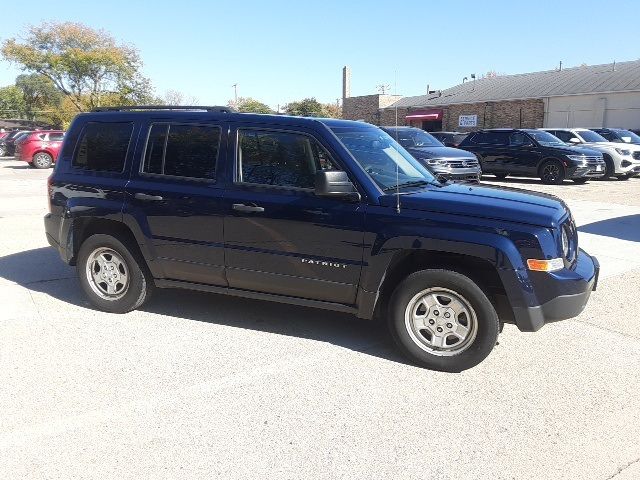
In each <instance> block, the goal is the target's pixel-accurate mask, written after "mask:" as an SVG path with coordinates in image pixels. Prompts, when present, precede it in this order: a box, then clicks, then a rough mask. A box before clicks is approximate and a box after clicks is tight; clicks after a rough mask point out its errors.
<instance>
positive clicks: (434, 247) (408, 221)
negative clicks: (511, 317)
mask: <svg viewBox="0 0 640 480" xmlns="http://www.w3.org/2000/svg"><path fill="white" fill-rule="evenodd" d="M366 231H367V232H369V233H367V235H366V237H365V254H364V260H365V262H364V265H365V267H364V269H363V272H362V277H361V282H360V294H361V295H359V298H360V299H361V300H362V301H361V302H359V313H358V316H361V317H363V318H371V316H372V315H373V310H374V309H375V305H376V303H377V300H378V297H379V295H380V291H381V288H382V285H383V283H384V281H385V278H386V276H387V273H388V272H389V270H390V268H392V267H393V265H394V263H395V261H396V259H397V258H398V257H399V256H402V255H404V254H405V253H406V252H407V251H409V252H410V251H416V250H420V251H424V252H429V254H431V255H433V256H434V263H436V262H437V256H438V254H454V255H461V256H465V257H472V258H476V259H479V260H482V261H485V262H488V263H489V264H491V265H492V266H493V267H494V268H495V270H496V272H497V273H498V276H499V277H500V280H501V281H502V283H503V286H504V289H505V293H506V295H507V298H508V300H509V303H510V304H511V306H512V307H524V306H528V305H532V304H535V303H536V302H537V300H536V298H535V293H534V291H533V286H532V284H531V281H530V279H529V276H528V270H527V269H526V268H525V265H524V260H523V257H522V254H521V252H520V250H519V249H518V246H520V247H521V248H522V247H525V248H527V249H529V250H531V249H534V250H535V249H536V248H537V245H538V244H539V239H538V238H537V237H538V236H541V233H540V232H539V228H537V227H531V226H527V225H519V224H518V225H515V224H513V225H509V224H507V223H506V222H500V223H499V224H498V222H496V221H491V220H485V219H477V218H470V217H462V216H459V215H450V214H443V213H434V212H423V211H410V210H403V211H402V215H398V214H396V213H395V211H394V213H392V214H390V211H389V209H388V208H384V207H373V208H371V209H370V211H368V213H367V228H366Z"/></svg>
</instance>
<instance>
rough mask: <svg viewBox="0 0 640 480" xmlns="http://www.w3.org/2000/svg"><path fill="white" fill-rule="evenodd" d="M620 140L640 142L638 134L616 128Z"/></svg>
mask: <svg viewBox="0 0 640 480" xmlns="http://www.w3.org/2000/svg"><path fill="white" fill-rule="evenodd" d="M615 132H616V133H617V134H618V136H619V137H620V138H621V139H622V141H624V142H626V143H640V136H638V135H636V134H635V133H633V132H632V131H630V130H616V131H615Z"/></svg>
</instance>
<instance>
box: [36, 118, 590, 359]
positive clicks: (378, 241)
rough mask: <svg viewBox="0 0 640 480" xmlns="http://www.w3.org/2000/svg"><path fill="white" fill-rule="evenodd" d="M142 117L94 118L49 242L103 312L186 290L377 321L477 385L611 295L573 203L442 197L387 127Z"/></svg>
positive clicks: (56, 206)
mask: <svg viewBox="0 0 640 480" xmlns="http://www.w3.org/2000/svg"><path fill="white" fill-rule="evenodd" d="M134 108H135V107H134ZM137 110H138V111H132V110H131V107H129V108H122V109H120V110H117V109H108V111H97V112H93V113H84V114H80V115H78V116H77V117H76V118H75V119H74V121H73V122H72V124H71V127H70V128H69V130H68V132H67V134H66V136H65V141H64V143H63V146H62V151H61V153H60V156H59V157H58V162H57V164H56V168H55V169H54V171H53V173H52V174H51V176H50V177H49V180H48V197H49V208H50V213H49V214H47V215H46V217H45V219H44V223H45V230H46V236H47V239H48V241H49V243H50V244H51V245H52V246H53V247H55V248H56V249H57V250H58V251H59V253H60V255H61V257H62V259H63V260H64V261H65V262H67V263H69V264H71V265H76V268H77V272H78V277H79V282H80V285H81V287H82V289H83V290H84V292H85V294H86V295H87V297H88V299H89V300H90V301H91V302H92V303H93V305H95V306H96V307H97V308H100V309H102V310H105V311H108V312H115V313H124V312H128V311H130V310H133V309H136V308H138V307H140V306H141V305H142V304H143V303H144V302H145V301H146V300H147V299H148V298H149V296H150V295H151V294H152V293H153V291H154V289H156V288H169V287H172V288H184V289H194V290H201V291H206V292H217V293H224V294H228V295H234V296H237V297H244V298H253V299H262V300H272V301H276V302H282V303H288V304H295V305H305V306H309V307H317V308H322V309H326V310H333V311H339V312H346V313H351V314H353V315H356V316H358V317H360V318H364V319H371V318H374V317H376V318H380V319H385V320H386V321H387V322H388V326H389V328H390V330H391V334H392V336H393V338H394V340H395V342H396V343H397V345H398V347H399V348H400V350H401V351H402V352H403V353H404V354H405V355H407V357H408V358H409V359H410V360H411V361H413V362H415V363H416V364H419V365H422V366H425V367H428V368H433V369H438V370H444V371H460V370H463V369H466V368H470V367H472V366H474V365H476V364H478V363H479V362H481V361H482V360H483V359H484V358H485V357H486V356H487V355H488V354H489V353H490V352H491V350H492V349H493V347H494V346H495V344H496V340H497V338H498V334H499V332H500V330H501V327H502V324H503V323H515V324H516V325H517V326H518V328H519V329H520V330H522V331H536V330H538V329H540V328H541V327H542V326H543V325H544V324H545V323H546V322H552V321H556V320H562V319H565V318H570V317H573V316H576V315H578V314H579V313H580V312H581V311H582V310H583V308H584V306H585V305H586V303H587V301H588V299H589V296H590V294H591V291H592V290H593V289H595V287H596V283H597V278H598V271H599V267H598V262H597V260H596V259H595V258H593V257H591V256H589V255H588V254H586V253H585V252H584V251H583V250H581V249H580V248H578V235H577V233H576V226H575V223H574V220H573V218H572V216H571V212H570V211H569V209H568V208H567V206H566V205H565V204H564V203H563V202H561V201H560V200H559V199H557V198H556V197H553V196H551V195H545V194H534V193H532V192H525V191H518V190H515V189H501V188H499V187H485V186H476V185H460V184H455V183H444V184H443V183H440V182H438V181H436V179H435V177H434V176H433V175H432V174H431V173H430V172H429V171H428V170H427V169H426V168H425V167H424V166H423V165H422V164H421V163H420V162H418V161H417V160H416V159H415V158H414V157H413V156H411V155H410V154H409V153H408V152H407V151H406V150H405V149H404V148H403V147H402V146H401V145H399V144H398V143H396V142H395V140H394V139H393V138H392V137H390V136H389V135H388V134H387V133H385V132H384V131H382V130H380V129H379V128H378V127H375V126H373V125H370V124H367V123H362V122H352V121H347V120H335V119H318V118H303V117H287V116H278V115H255V114H245V113H235V112H233V111H232V110H230V109H228V108H226V107H209V108H208V109H207V110H203V111H194V110H193V109H192V110H191V111H181V110H179V109H178V108H177V107H172V108H165V109H162V110H158V108H157V107H155V108H154V109H151V108H149V109H144V110H140V107H137ZM209 314H210V315H211V317H212V318H213V321H215V318H216V315H217V313H216V311H215V309H213V310H211V311H210V312H209ZM292 321H295V319H293V318H292ZM264 348H269V347H268V345H265V347H264ZM517 354H518V353H517V352H514V355H517Z"/></svg>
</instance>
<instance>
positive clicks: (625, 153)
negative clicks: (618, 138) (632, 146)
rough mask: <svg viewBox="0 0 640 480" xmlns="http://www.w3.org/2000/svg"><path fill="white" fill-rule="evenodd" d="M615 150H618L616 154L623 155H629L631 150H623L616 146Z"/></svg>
mask: <svg viewBox="0 0 640 480" xmlns="http://www.w3.org/2000/svg"><path fill="white" fill-rule="evenodd" d="M616 152H618V154H620V155H622V156H623V157H626V156H629V155H631V151H629V150H623V149H622V148H616Z"/></svg>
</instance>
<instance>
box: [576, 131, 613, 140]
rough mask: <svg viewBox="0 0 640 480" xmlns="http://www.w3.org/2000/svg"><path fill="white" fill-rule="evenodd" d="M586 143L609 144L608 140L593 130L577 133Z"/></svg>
mask: <svg viewBox="0 0 640 480" xmlns="http://www.w3.org/2000/svg"><path fill="white" fill-rule="evenodd" d="M576 133H577V134H578V135H579V136H580V137H582V139H583V140H584V141H585V142H608V141H609V140H607V139H606V138H604V137H603V136H602V135H600V134H599V133H596V132H592V131H591V130H579V131H577V132H576Z"/></svg>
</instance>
